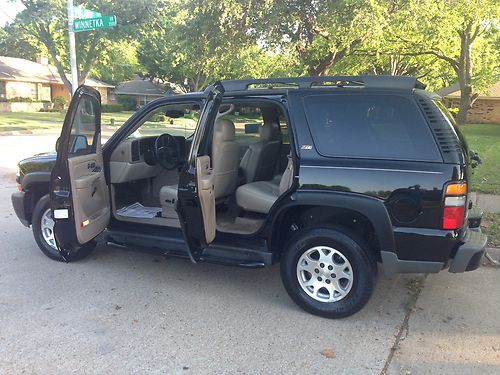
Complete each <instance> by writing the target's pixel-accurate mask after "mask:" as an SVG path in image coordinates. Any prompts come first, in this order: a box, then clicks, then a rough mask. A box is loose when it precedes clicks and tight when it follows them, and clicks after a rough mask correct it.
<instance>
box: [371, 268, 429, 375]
mask: <svg viewBox="0 0 500 375" xmlns="http://www.w3.org/2000/svg"><path fill="white" fill-rule="evenodd" d="M426 277H427V274H426V275H422V276H416V277H414V278H412V279H410V280H409V281H408V283H407V284H406V288H407V289H408V290H409V291H410V293H411V298H410V300H409V301H408V304H407V305H406V313H405V316H404V318H403V322H402V323H401V324H400V326H399V328H398V332H397V334H396V338H395V340H394V343H393V344H392V347H391V349H390V351H389V355H388V356H387V358H386V360H385V362H384V367H383V368H382V371H380V375H387V371H388V370H389V366H390V365H391V362H392V360H393V358H394V355H395V354H396V351H397V350H398V349H399V345H400V343H401V342H402V341H403V340H404V339H405V338H406V337H407V336H408V333H409V331H410V317H411V314H412V313H413V312H414V311H415V309H416V307H417V301H418V297H420V294H421V293H422V289H423V288H424V282H425V279H426Z"/></svg>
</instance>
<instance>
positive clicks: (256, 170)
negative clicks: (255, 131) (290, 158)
mask: <svg viewBox="0 0 500 375" xmlns="http://www.w3.org/2000/svg"><path fill="white" fill-rule="evenodd" d="M259 133H260V140H259V141H258V142H257V143H254V144H251V145H250V146H249V147H248V149H247V151H246V152H245V155H244V156H243V159H241V163H240V167H241V169H242V170H243V174H244V176H245V179H246V182H247V183H250V182H253V181H267V180H270V179H271V178H272V177H273V174H274V168H275V166H276V160H278V158H279V153H280V146H281V142H280V131H279V125H278V124H276V123H273V122H267V123H264V125H263V126H261V127H260V128H259Z"/></svg>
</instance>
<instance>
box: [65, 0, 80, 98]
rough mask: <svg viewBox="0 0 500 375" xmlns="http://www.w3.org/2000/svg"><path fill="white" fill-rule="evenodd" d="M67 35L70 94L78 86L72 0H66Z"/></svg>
mask: <svg viewBox="0 0 500 375" xmlns="http://www.w3.org/2000/svg"><path fill="white" fill-rule="evenodd" d="M67 3H68V6H67V8H68V36H69V61H70V64H71V96H73V94H74V93H75V91H76V89H77V88H78V69H77V66H76V43H75V32H74V30H73V24H74V20H75V17H74V8H73V0H68V2H67Z"/></svg>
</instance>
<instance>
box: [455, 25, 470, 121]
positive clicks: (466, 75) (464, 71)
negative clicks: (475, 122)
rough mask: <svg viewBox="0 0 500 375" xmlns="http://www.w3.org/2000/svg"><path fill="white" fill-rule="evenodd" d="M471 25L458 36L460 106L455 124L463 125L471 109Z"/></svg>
mask: <svg viewBox="0 0 500 375" xmlns="http://www.w3.org/2000/svg"><path fill="white" fill-rule="evenodd" d="M471 29H472V24H468V25H467V26H466V28H465V30H463V31H459V32H458V34H459V35H460V57H459V62H458V83H459V85H460V106H459V109H458V114H457V123H458V124H459V125H463V124H465V123H466V122H467V114H468V112H469V109H470V108H471V107H472V104H473V99H472V58H471V52H472V42H473V41H474V39H473V38H472V37H471Z"/></svg>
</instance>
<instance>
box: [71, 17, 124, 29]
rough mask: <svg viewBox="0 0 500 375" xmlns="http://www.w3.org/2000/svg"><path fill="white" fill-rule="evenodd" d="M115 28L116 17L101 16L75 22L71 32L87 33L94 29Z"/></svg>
mask: <svg viewBox="0 0 500 375" xmlns="http://www.w3.org/2000/svg"><path fill="white" fill-rule="evenodd" d="M115 26H116V16H102V17H97V18H85V19H80V20H75V21H74V24H73V31H75V32H77V31H88V30H94V29H107V28H109V27H115Z"/></svg>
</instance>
